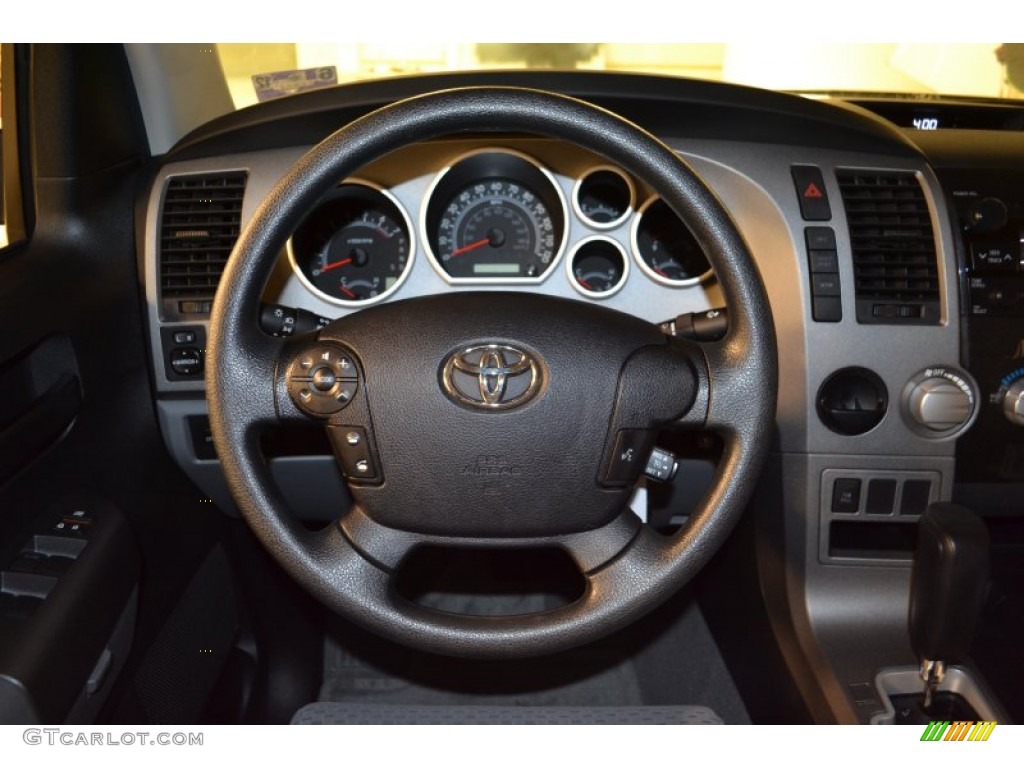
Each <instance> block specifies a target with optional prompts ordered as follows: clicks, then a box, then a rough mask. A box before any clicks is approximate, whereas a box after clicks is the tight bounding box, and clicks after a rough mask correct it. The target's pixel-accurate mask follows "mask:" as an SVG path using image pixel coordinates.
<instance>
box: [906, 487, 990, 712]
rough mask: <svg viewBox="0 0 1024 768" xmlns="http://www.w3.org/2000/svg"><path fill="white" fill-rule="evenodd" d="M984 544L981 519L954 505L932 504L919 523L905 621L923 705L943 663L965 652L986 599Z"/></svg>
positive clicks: (943, 668)
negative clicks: (922, 686) (918, 670)
mask: <svg viewBox="0 0 1024 768" xmlns="http://www.w3.org/2000/svg"><path fill="white" fill-rule="evenodd" d="M988 546H989V540H988V531H987V530H986V528H985V524H984V523H983V522H982V521H981V519H980V518H979V517H978V516H977V515H975V514H974V513H973V512H972V511H971V510H969V509H967V508H965V507H961V506H959V505H957V504H932V505H931V506H930V507H928V510H927V511H926V512H925V513H924V514H923V515H922V516H921V519H920V521H919V522H918V537H917V551H916V552H915V553H914V564H913V570H912V571H911V577H910V615H909V620H908V621H909V625H910V644H911V647H912V648H913V650H914V652H915V653H916V654H917V657H918V658H919V659H920V660H921V678H922V680H923V681H924V684H925V691H924V708H925V709H926V710H927V709H928V708H929V707H931V704H932V696H933V695H934V693H935V689H936V687H937V686H938V684H939V683H941V682H942V678H943V676H944V675H945V671H946V665H947V664H950V663H956V662H959V661H962V660H963V659H964V658H965V657H966V656H967V651H968V649H969V648H970V645H971V638H972V636H973V635H974V628H975V625H976V624H977V622H978V615H979V613H980V612H981V606H982V602H983V601H984V598H985V588H986V586H987V582H988V571H989V564H988Z"/></svg>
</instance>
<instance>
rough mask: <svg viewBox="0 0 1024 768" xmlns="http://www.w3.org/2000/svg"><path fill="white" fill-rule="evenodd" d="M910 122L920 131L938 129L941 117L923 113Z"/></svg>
mask: <svg viewBox="0 0 1024 768" xmlns="http://www.w3.org/2000/svg"><path fill="white" fill-rule="evenodd" d="M910 124H911V126H913V127H914V128H916V129H917V130H919V131H937V130H938V129H939V118H937V117H935V116H934V115H931V116H924V115H921V116H918V117H914V118H912V119H911V121H910Z"/></svg>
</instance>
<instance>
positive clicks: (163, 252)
mask: <svg viewBox="0 0 1024 768" xmlns="http://www.w3.org/2000/svg"><path fill="white" fill-rule="evenodd" d="M247 177H248V174H246V173H245V172H244V171H238V172H231V173H217V174H204V175H195V176H175V177H173V178H171V179H170V180H169V181H168V182H167V187H166V189H165V190H164V200H163V209H162V211H161V219H160V295H161V298H162V300H163V307H164V310H165V313H169V314H172V315H194V314H199V315H202V314H209V312H210V305H211V303H212V301H213V296H214V294H215V293H216V292H217V283H218V282H219V280H220V276H221V273H222V272H223V271H224V264H225V263H226V262H227V259H228V255H229V254H230V253H231V249H232V248H234V246H235V241H236V240H237V239H238V233H239V229H240V226H241V220H242V198H243V196H244V195H245V183H246V179H247Z"/></svg>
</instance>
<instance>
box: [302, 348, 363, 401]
mask: <svg viewBox="0 0 1024 768" xmlns="http://www.w3.org/2000/svg"><path fill="white" fill-rule="evenodd" d="M287 381H288V394H289V395H291V397H292V400H294V401H295V404H296V405H297V406H299V408H300V409H302V410H303V411H305V412H306V413H309V414H311V415H313V416H330V415H332V414H335V413H338V412H339V411H340V410H341V409H342V408H344V407H345V406H346V405H348V404H349V403H350V402H351V401H352V398H354V397H355V396H356V392H357V391H358V389H359V373H358V370H357V369H356V365H355V363H354V362H353V361H352V358H351V357H350V356H349V355H347V354H345V353H344V352H342V351H341V350H339V349H336V348H334V347H328V346H326V345H318V346H315V347H313V348H312V349H310V350H309V351H307V352H305V353H303V354H301V355H299V356H298V357H297V358H295V360H293V361H292V364H291V365H290V366H288V374H287Z"/></svg>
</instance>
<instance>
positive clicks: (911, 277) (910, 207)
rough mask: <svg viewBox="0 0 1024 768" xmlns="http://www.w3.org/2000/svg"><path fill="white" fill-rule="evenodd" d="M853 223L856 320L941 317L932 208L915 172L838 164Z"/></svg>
mask: <svg viewBox="0 0 1024 768" xmlns="http://www.w3.org/2000/svg"><path fill="white" fill-rule="evenodd" d="M836 178H837V180H838V182H839V189H840V192H841V193H842V196H843V207H844V208H845V209H846V221H847V223H848V224H849V227H850V247H851V250H852V253H853V273H854V284H855V290H856V297H857V322H859V323H875V324H885V325H934V324H937V323H938V322H939V268H938V263H937V260H936V253H935V235H934V233H933V231H932V220H931V213H930V212H929V210H928V201H927V200H926V199H925V196H924V191H923V190H922V189H921V183H920V182H919V181H918V178H917V176H916V175H915V174H913V173H909V172H899V171H865V170H849V169H837V170H836Z"/></svg>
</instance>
